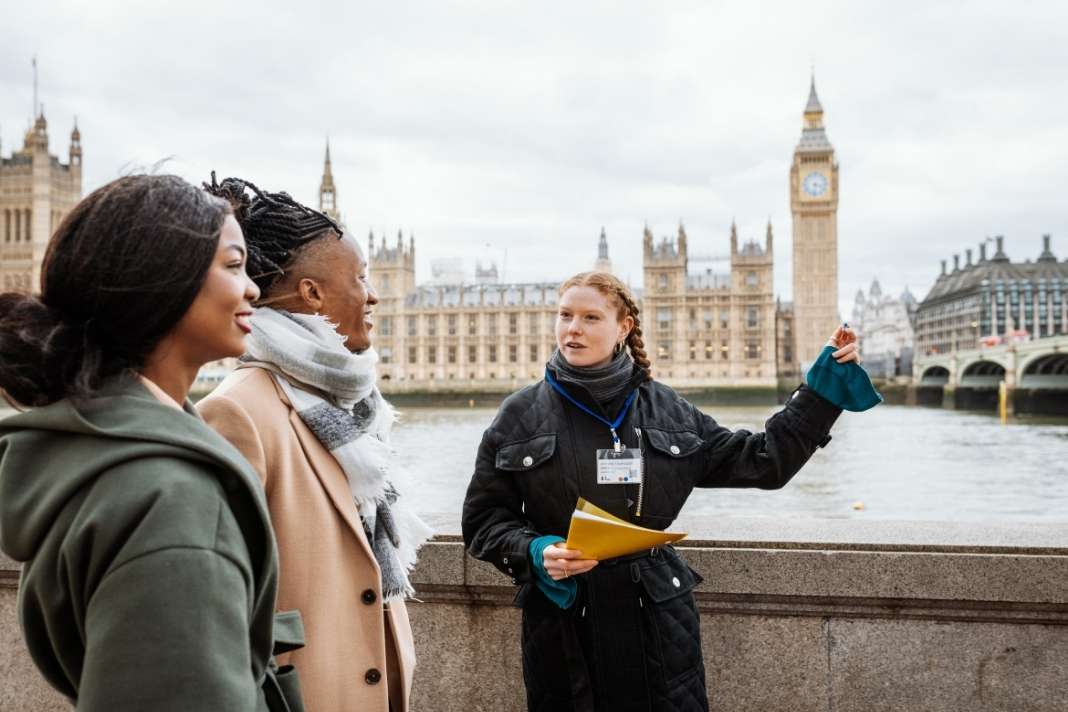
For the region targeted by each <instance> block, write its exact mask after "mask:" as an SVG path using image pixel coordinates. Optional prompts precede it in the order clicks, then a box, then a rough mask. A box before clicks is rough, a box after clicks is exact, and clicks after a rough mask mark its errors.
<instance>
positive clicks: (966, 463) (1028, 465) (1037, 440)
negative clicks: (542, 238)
mask: <svg viewBox="0 0 1068 712" xmlns="http://www.w3.org/2000/svg"><path fill="white" fill-rule="evenodd" d="M698 405H699V406H701V408H702V410H704V411H705V412H707V413H709V414H710V415H712V416H713V417H714V418H716V420H717V421H719V422H720V423H722V424H723V425H726V426H727V427H730V428H746V429H748V430H761V429H763V422H764V420H766V419H767V417H768V416H770V415H771V414H772V413H774V412H775V410H777V408H776V407H752V406H746V407H738V406H717V405H714V404H713V405H709V404H701V403H699V404H698ZM400 412H401V421H400V422H399V423H398V424H397V426H396V427H395V429H394V431H393V443H394V445H395V447H396V450H397V455H398V458H399V464H400V466H401V468H402V472H404V478H405V483H404V490H405V491H406V494H407V495H408V496H409V497H410V498H411V501H412V502H413V503H414V505H415V506H416V508H417V509H418V510H419V511H421V512H424V513H427V514H445V515H451V516H450V518H451V519H458V518H459V512H460V509H461V507H462V504H463V499H464V493H465V492H466V489H467V483H468V481H469V479H470V477H471V472H472V468H473V466H474V459H475V451H476V449H477V448H478V443H479V441H480V440H481V438H482V431H483V430H485V428H486V427H487V426H488V425H489V423H490V421H491V420H492V419H493V416H494V413H495V410H494V409H491V408H461V407H455V408H421V407H409V406H405V407H403V408H401V409H400ZM8 414H10V411H4V410H0V416H3V415H8ZM831 433H832V435H833V440H832V442H831V443H830V444H829V445H828V446H827V447H826V448H825V449H823V450H817V451H816V454H815V455H814V456H813V458H812V459H811V460H810V461H809V463H808V464H807V465H805V467H804V468H803V469H802V470H801V472H800V473H798V475H797V476H796V477H795V478H794V479H793V481H791V482H790V484H788V485H787V486H786V487H785V488H784V489H782V490H777V491H772V492H764V491H760V490H724V489H713V490H695V491H694V493H693V495H691V497H690V499H689V501H688V502H687V504H686V508H685V510H684V511H685V514H686V515H687V516H689V517H693V516H698V517H699V516H703V515H709V516H716V517H723V516H739V517H741V516H744V517H754V516H756V517H802V518H805V517H807V518H833V519H885V520H893V519H917V520H944V521H994V522H1013V521H1017V522H1023V521H1046V522H1052V521H1060V522H1065V521H1068V420H1066V419H1060V420H1040V419H1031V418H1025V417H1021V418H1018V419H1016V420H1014V421H1013V422H1010V423H1009V424H1006V425H1002V424H1001V423H1000V422H999V421H998V420H997V418H996V417H994V416H992V415H987V414H981V413H967V412H959V411H949V410H940V409H937V408H916V407H906V406H891V405H880V406H878V407H877V408H875V409H873V410H870V411H868V412H866V413H843V414H842V417H841V418H839V419H838V422H837V423H836V424H835V426H834V429H833V430H832V431H831Z"/></svg>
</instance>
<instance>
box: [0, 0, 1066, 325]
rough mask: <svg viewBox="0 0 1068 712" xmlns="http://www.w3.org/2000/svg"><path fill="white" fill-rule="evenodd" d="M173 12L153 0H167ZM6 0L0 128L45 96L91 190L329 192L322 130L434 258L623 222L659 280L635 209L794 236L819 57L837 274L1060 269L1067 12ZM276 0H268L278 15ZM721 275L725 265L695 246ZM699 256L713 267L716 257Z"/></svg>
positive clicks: (380, 212)
mask: <svg viewBox="0 0 1068 712" xmlns="http://www.w3.org/2000/svg"><path fill="white" fill-rule="evenodd" d="M153 5H158V6H159V9H154V8H153V7H151V6H153ZM167 5H169V6H176V7H180V8H181V10H180V11H176V10H170V9H167V10H165V9H162V8H163V7H164V3H130V2H119V1H118V0H91V1H79V2H55V1H53V0H33V1H32V2H24V1H23V0H15V2H14V3H12V2H10V0H9V1H8V2H5V4H4V6H5V9H4V12H3V15H4V27H3V28H2V29H0V38H2V41H0V136H2V145H3V148H2V151H3V154H4V155H9V154H10V152H11V149H12V148H13V147H14V146H15V145H16V144H21V136H22V133H23V131H24V130H25V129H26V125H27V122H28V120H29V115H30V113H31V106H32V101H33V99H32V71H31V66H30V61H31V58H32V57H33V55H34V54H36V55H37V56H38V62H39V67H40V97H41V101H42V102H43V104H44V106H45V113H46V116H47V118H48V121H49V129H50V134H51V139H52V148H53V152H58V153H59V155H60V156H61V158H62V159H63V160H66V157H67V142H68V135H69V132H70V129H71V126H72V123H73V120H74V117H75V116H77V117H78V124H79V127H80V129H81V132H82V143H83V146H84V153H85V158H84V162H85V191H86V192H88V191H89V190H91V189H93V188H95V187H97V186H99V185H101V184H102V183H105V182H106V181H108V180H110V179H112V178H115V177H116V176H118V175H120V174H123V173H127V172H130V171H131V170H134V169H136V168H138V167H146V166H151V165H152V164H154V163H155V162H157V161H159V160H160V159H163V158H167V157H170V158H171V160H170V162H169V163H168V164H167V166H166V170H167V171H169V172H174V173H178V174H179V175H182V176H184V177H186V178H188V179H190V180H196V181H199V180H202V179H204V178H206V177H207V175H208V173H209V171H210V170H211V169H212V168H214V169H217V170H218V171H219V173H220V174H221V175H238V176H242V177H246V178H248V179H251V180H253V181H254V182H256V183H258V184H260V186H261V187H264V188H268V189H272V190H283V189H284V190H288V191H289V192H290V193H292V194H293V195H294V196H295V197H297V198H298V199H301V200H303V201H306V202H308V203H310V204H314V205H317V200H318V185H319V179H320V175H321V172H322V159H323V148H324V141H325V138H326V136H327V135H328V134H329V136H330V144H331V150H332V155H333V163H334V176H335V180H336V183H337V187H338V198H339V203H340V207H341V210H342V213H343V217H344V218H345V220H346V222H347V224H348V225H349V227H350V228H352V229H353V231H354V232H356V233H357V234H358V235H359V236H360V237H361V239H365V238H366V234H367V232H368V230H372V229H373V230H374V232H375V233H376V235H377V234H380V233H381V232H382V231H386V232H387V233H388V234H389V235H390V236H391V238H390V239H395V237H396V233H397V230H398V229H401V230H403V231H404V233H405V235H406V236H407V235H408V233H409V232H410V231H414V233H415V237H416V248H417V255H418V263H417V270H418V275H417V277H418V279H419V280H420V281H422V280H424V279H427V278H429V276H430V261H431V260H432V259H436V258H441V257H455V256H463V257H464V258H465V260H466V262H467V265H468V269H469V271H473V267H474V261H475V260H476V259H477V258H480V257H481V258H482V259H491V258H492V259H494V260H496V261H497V262H498V263H503V265H502V266H503V268H504V270H505V277H506V278H507V279H508V280H513V281H532V280H559V279H562V278H564V277H566V276H568V275H570V274H572V273H574V272H576V271H579V270H582V269H588V268H589V267H591V266H592V262H593V260H594V258H595V257H596V248H597V237H598V234H599V232H600V229H601V227H602V226H604V227H605V229H606V231H607V234H608V239H609V245H610V250H611V257H612V259H613V261H614V263H615V265H616V269H617V272H618V273H619V274H621V275H622V276H623V277H624V278H629V280H630V281H631V283H632V284H634V285H635V286H640V284H641V281H642V273H641V237H642V228H643V225H644V224H645V223H648V224H649V225H650V227H651V228H652V229H653V231H654V234H655V235H656V236H657V238H658V239H659V238H660V237H661V236H665V235H670V236H673V235H674V234H675V232H676V230H677V226H678V223H679V221H680V220H681V221H683V223H684V224H685V226H686V229H687V233H688V235H689V238H690V252H691V255H695V254H700V255H711V256H715V255H724V254H726V253H727V252H729V243H728V235H729V228H730V224H731V220H732V219H736V220H737V223H738V226H739V232H740V235H741V237H742V238H743V239H744V238H749V237H752V238H759V239H763V234H764V226H765V225H766V223H767V221H768V219H769V218H770V220H771V222H772V225H773V227H774V229H775V233H776V237H777V239H776V243H775V246H776V250H775V258H776V260H775V273H776V292H777V293H778V294H779V295H780V296H781V297H783V298H784V299H789V298H790V296H791V257H790V229H791V225H790V203H789V194H788V177H789V168H790V160H791V156H792V153H793V149H794V147H795V145H796V144H797V140H798V138H799V137H800V133H801V112H802V110H803V108H804V105H805V100H806V99H807V96H808V85H809V73H810V68H811V67H812V66H813V65H814V66H815V72H816V84H817V89H818V91H819V95H820V99H821V101H822V102H823V107H824V110H825V115H824V118H825V122H826V126H827V133H828V136H829V138H830V140H831V142H832V143H833V144H834V146H835V149H836V150H837V155H838V161H839V164H840V171H841V172H840V178H841V200H840V203H839V212H838V231H839V243H838V244H839V289H840V298H841V307H842V310H843V313H846V314H848V310H849V308H850V305H851V304H852V299H853V295H854V294H855V292H856V290H857V288H858V287H864V288H865V289H866V288H867V286H868V285H869V284H870V283H871V280H872V279H873V278H875V277H878V278H879V280H880V281H881V283H882V285H883V288H884V291H892V292H899V291H900V290H901V289H902V288H903V287H904V286H906V285H907V286H909V287H910V288H912V290H913V291H914V292H915V293H916V295H917V296H918V297H922V296H923V295H924V294H925V293H926V291H927V290H928V289H929V288H930V286H931V283H932V282H933V280H934V278H935V277H936V276H937V274H938V271H939V260H941V259H943V258H948V259H950V260H952V255H953V253H955V252H960V253H962V254H963V250H964V249H965V248H967V247H975V246H976V245H977V244H978V243H979V242H980V241H981V240H982V239H983V238H984V237H985V236H988V235H991V236H992V235H996V234H1004V235H1005V236H1006V241H1007V242H1006V247H1007V252H1008V253H1009V255H1010V257H1012V258H1013V259H1023V258H1024V257H1031V258H1034V257H1037V255H1038V254H1039V252H1040V249H1041V235H1042V234H1043V233H1051V234H1052V235H1053V248H1054V252H1055V253H1056V254H1057V256H1058V257H1059V258H1060V259H1065V258H1068V160H1066V159H1068V3H1064V2H1058V1H1050V2H1009V3H1006V2H979V1H969V2H930V1H928V2H893V3H889V2H887V3H878V8H877V7H876V4H875V3H868V2H844V1H843V2H815V1H812V2H731V3H714V2H702V3H688V2H672V3H664V2H648V3H638V2H605V3H594V2H574V1H572V2H545V1H543V2H524V3H518V2H505V1H503V0H484V1H470V2H453V3H444V2H426V3H405V2H391V3H381V2H375V3H371V2H352V1H350V2H331V3H318V4H317V3H310V2H304V3H299V2H287V3H272V2H258V3H254V2H244V3H229V2H216V3H200V2H182V3H168V4H167ZM272 6H273V7H272ZM700 266H702V267H703V266H704V265H700ZM696 267H697V265H695V266H694V268H692V269H696Z"/></svg>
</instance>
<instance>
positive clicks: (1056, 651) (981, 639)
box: [828, 619, 1068, 712]
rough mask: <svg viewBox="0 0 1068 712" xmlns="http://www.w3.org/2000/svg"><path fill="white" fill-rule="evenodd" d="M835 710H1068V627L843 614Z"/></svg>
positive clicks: (834, 656) (834, 626)
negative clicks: (874, 618)
mask: <svg viewBox="0 0 1068 712" xmlns="http://www.w3.org/2000/svg"><path fill="white" fill-rule="evenodd" d="M828 632H829V642H830V646H829V648H830V663H831V664H830V679H831V705H830V707H829V709H833V710H835V712H883V711H885V712H899V711H900V710H937V711H938V712H1008V711H1009V710H1011V711H1012V712H1064V711H1066V710H1068V627H1066V626H1044V625H1004V624H998V623H956V622H939V621H887V620H857V619H837V620H833V621H831V623H830V627H829V631H828Z"/></svg>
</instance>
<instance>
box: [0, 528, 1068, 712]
mask: <svg viewBox="0 0 1068 712" xmlns="http://www.w3.org/2000/svg"><path fill="white" fill-rule="evenodd" d="M435 524H436V525H437V528H438V531H441V532H450V531H452V532H455V531H458V528H457V527H456V522H455V521H453V520H450V519H449V518H439V519H437V520H436V521H435ZM677 528H679V529H682V530H688V531H690V532H691V538H690V539H688V540H686V541H684V542H683V544H684V545H682V546H680V547H679V549H680V552H681V553H682V555H683V557H684V558H685V559H686V560H687V562H688V563H689V564H690V566H692V567H693V568H694V569H695V570H697V571H698V572H699V573H700V574H701V575H702V576H703V577H704V582H703V583H702V584H701V585H700V586H699V588H698V591H697V602H698V608H699V609H700V611H701V627H702V630H701V632H702V638H703V645H704V654H705V662H706V668H707V673H708V674H707V680H708V690H709V696H710V698H711V703H712V709H714V710H722V711H724V712H726V711H733V710H762V711H764V712H772V711H775V710H783V711H786V710H789V711H790V712H803V711H805V710H813V711H815V710H820V711H821V712H823V711H826V710H834V711H835V712H847V711H851V710H856V711H860V710H864V711H865V712H869V711H873V710H895V711H898V710H910V711H911V710H925V711H942V710H945V711H949V710H968V711H969V712H977V711H982V710H990V711H991V712H993V711H995V710H996V711H998V712H1001V711H1004V710H1013V711H1014V712H1015V711H1021V712H1026V711H1029V710H1035V711H1038V710H1041V711H1043V712H1048V711H1050V710H1068V525H1013V526H1008V525H986V524H975V525H969V524H943V523H920V522H910V523H881V522H863V521H861V522H857V521H819V520H789V519H783V520H744V519H728V520H721V521H719V522H715V523H712V524H709V523H706V522H699V521H690V522H687V521H686V520H685V519H684V520H683V521H681V522H679V527H677ZM414 581H415V584H416V588H417V589H418V593H417V596H418V598H419V599H420V602H412V603H411V604H410V606H409V610H410V612H411V616H412V622H413V626H414V628H415V638H416V646H417V650H418V655H419V666H418V668H417V670H416V683H415V691H414V699H413V710H415V712H453V711H462V712H479V711H481V710H486V711H489V710H493V711H494V712H508V711H510V710H522V709H525V707H524V696H523V682H522V670H521V657H520V650H519V611H518V610H517V609H515V608H513V607H512V606H511V601H512V598H513V596H514V594H515V588H514V587H513V586H512V585H511V584H510V582H509V581H508V579H507V578H506V577H505V576H503V575H501V574H500V573H498V572H497V571H496V570H495V569H493V568H492V567H490V566H488V565H486V564H483V563H481V562H477V561H474V560H472V559H471V558H469V557H467V556H466V555H465V554H464V551H463V546H462V543H461V542H460V540H459V537H458V536H456V535H454V534H441V535H439V536H438V537H437V538H436V539H435V540H434V541H433V542H432V543H430V544H428V545H427V546H426V547H425V548H424V549H423V550H422V552H421V556H420V563H419V566H418V568H417V569H416V571H415V573H414ZM15 586H16V580H15V578H14V573H13V564H12V563H11V562H8V561H6V560H0V644H2V647H0V683H2V684H0V709H2V710H7V709H19V710H27V711H30V712H37V710H59V709H67V707H66V706H65V705H64V704H63V703H62V702H61V701H57V700H55V696H54V695H52V694H51V693H50V692H49V691H48V690H47V689H46V688H45V686H44V685H43V683H42V682H41V681H40V680H39V678H38V676H37V675H36V674H35V673H34V672H33V669H32V665H31V664H30V663H29V660H28V659H27V657H26V654H25V650H24V648H23V647H22V645H21V641H20V639H19V636H18V630H17V626H16V623H15V612H14V602H15V593H16V588H15ZM309 642H310V643H311V644H314V642H313V641H309Z"/></svg>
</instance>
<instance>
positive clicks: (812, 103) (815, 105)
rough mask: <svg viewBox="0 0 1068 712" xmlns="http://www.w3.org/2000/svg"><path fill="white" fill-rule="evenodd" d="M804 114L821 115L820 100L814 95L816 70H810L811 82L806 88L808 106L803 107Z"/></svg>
mask: <svg viewBox="0 0 1068 712" xmlns="http://www.w3.org/2000/svg"><path fill="white" fill-rule="evenodd" d="M805 113H806V114H822V113H823V106H822V105H821V104H820V98H819V96H817V95H816V70H815V69H813V70H812V81H811V83H810V84H809V88H808V104H806V105H805Z"/></svg>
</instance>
